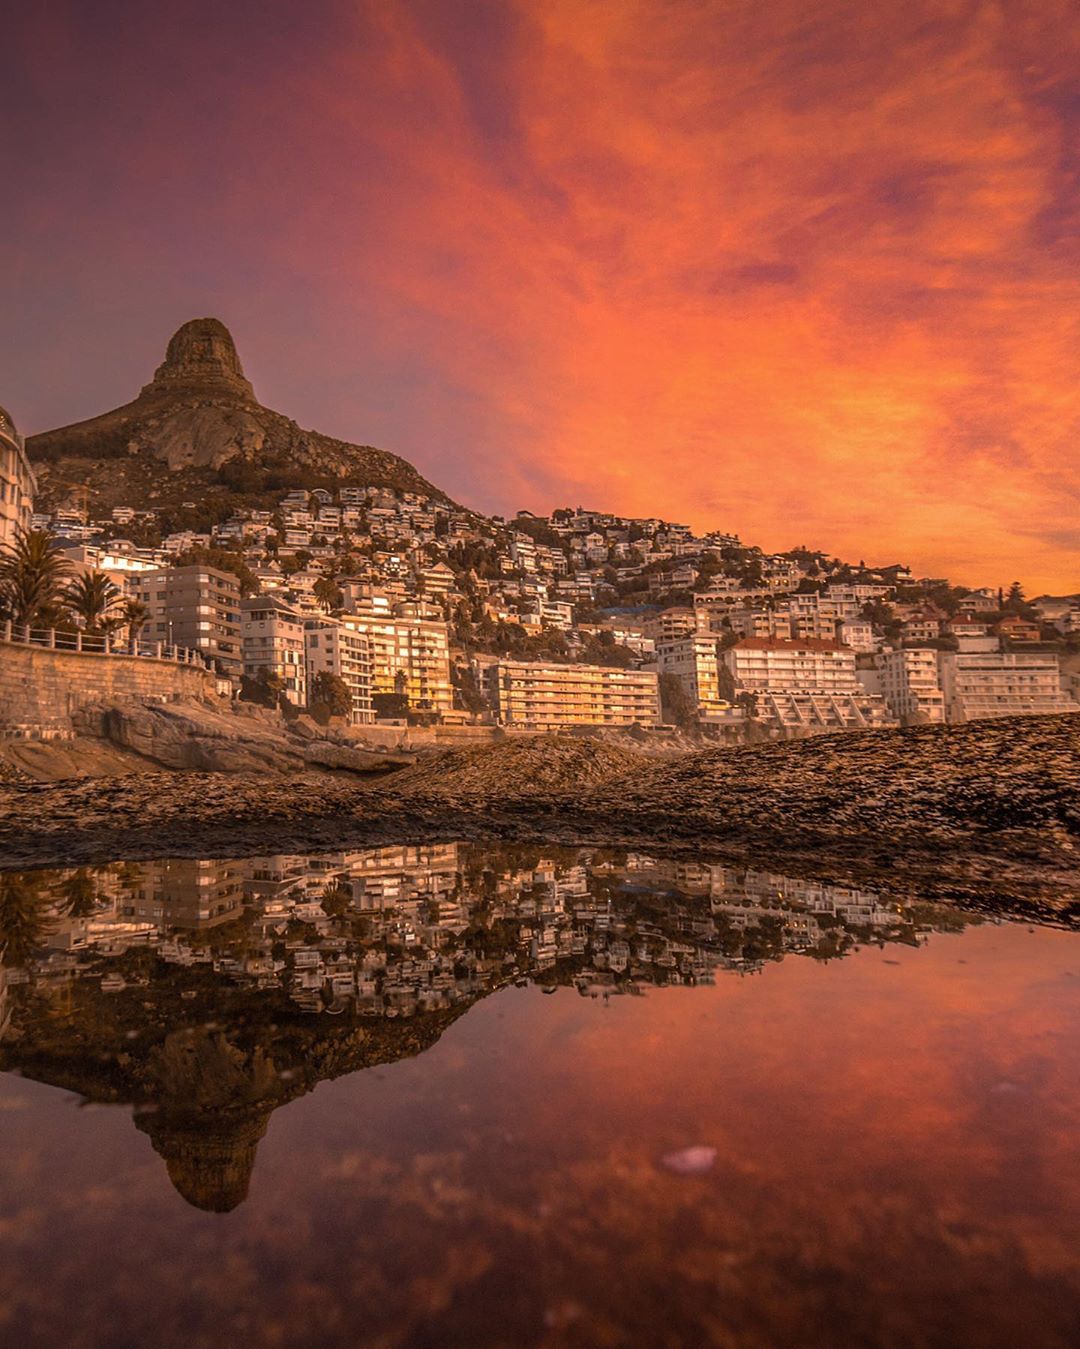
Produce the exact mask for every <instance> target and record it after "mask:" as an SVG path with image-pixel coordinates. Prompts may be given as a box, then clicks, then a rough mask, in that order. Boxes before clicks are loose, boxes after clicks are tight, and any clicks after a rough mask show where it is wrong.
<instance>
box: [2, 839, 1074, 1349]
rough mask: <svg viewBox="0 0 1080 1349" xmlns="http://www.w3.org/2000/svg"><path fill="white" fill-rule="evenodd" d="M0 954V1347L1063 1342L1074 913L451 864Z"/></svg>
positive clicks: (119, 911)
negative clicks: (1061, 918) (1067, 919)
mask: <svg viewBox="0 0 1080 1349" xmlns="http://www.w3.org/2000/svg"><path fill="white" fill-rule="evenodd" d="M0 943H2V945H3V961H4V963H3V966H2V967H0V1028H2V1029H0V1070H2V1072H0V1241H2V1247H0V1249H2V1252H3V1254H2V1259H0V1343H3V1344H4V1345H7V1344H12V1345H35V1346H36V1345H50V1346H51V1345H55V1344H59V1343H63V1344H66V1345H71V1346H82V1345H85V1346H106V1345H108V1346H129V1345H130V1346H132V1347H133V1349H134V1346H140V1347H141V1346H145V1345H148V1344H154V1345H165V1346H171V1345H185V1346H202V1345H207V1346H209V1345H219V1344H225V1343H234V1342H235V1343H244V1344H246V1345H251V1346H263V1345H266V1346H277V1345H282V1346H292V1345H309V1344H310V1345H324V1346H325V1345H338V1344H342V1345H344V1344H349V1345H354V1346H355V1345H379V1346H384V1345H385V1346H399V1345H400V1346H441V1345H454V1346H457V1345H461V1346H486V1345H508V1346H509V1345H545V1346H547V1345H550V1346H562V1345H567V1346H578V1345H580V1346H593V1345H597V1346H600V1345H603V1346H607V1345H613V1346H622V1345H635V1346H636V1345H649V1346H652V1345H660V1346H667V1345H670V1346H684V1345H685V1346H696V1345H703V1344H708V1345H720V1346H729V1345H730V1346H738V1347H740V1349H741V1346H774V1345H775V1346H802V1345H808V1346H819V1345H820V1346H830V1347H832V1346H844V1345H859V1346H863V1345H865V1346H871V1345H874V1346H876V1345H883V1346H896V1347H897V1349H900V1347H901V1346H904V1347H905V1349H906V1347H907V1346H937V1345H942V1346H945V1345H949V1346H966V1345H977V1346H998V1345H1000V1346H1010V1349H1012V1346H1016V1345H1019V1344H1023V1345H1025V1346H1058V1345H1060V1346H1066V1345H1069V1346H1072V1345H1075V1344H1076V1343H1078V1342H1080V1163H1078V1149H1077V1142H1076V1140H1077V1125H1078V1123H1080V1071H1078V1068H1077V1064H1078V1063H1080V937H1078V936H1077V934H1075V933H1074V932H1070V931H1063V930H1058V929H1054V928H1038V927H1030V926H1026V925H1022V924H1016V923H1008V922H994V921H988V920H986V919H985V918H982V917H978V916H973V915H967V914H964V913H962V912H959V911H958V910H956V909H951V908H948V907H945V906H941V905H931V904H926V903H923V902H920V900H919V899H918V897H917V896H910V895H896V894H893V893H892V892H891V891H890V890H889V887H888V878H887V877H884V878H882V888H881V890H880V891H879V892H876V893H869V892H867V891H856V890H851V889H843V888H836V887H828V886H824V885H820V884H817V883H812V882H805V881H799V880H794V879H792V878H788V877H783V876H778V875H776V874H774V873H772V872H770V871H769V870H768V869H767V867H762V868H761V869H760V870H744V869H732V868H730V867H725V866H722V865H717V864H713V863H710V862H708V861H700V862H698V861H687V860H685V859H683V860H678V861H673V860H669V859H664V858H658V857H651V856H646V855H644V854H641V853H627V852H616V851H602V850H597V849H591V850H558V849H550V848H534V849H522V848H507V847H493V848H485V847H483V846H481V845H475V844H470V845H456V844H438V845H432V846H430V847H424V848H381V849H375V850H357V851H350V852H347V853H337V854H325V855H319V856H310V857H294V856H290V857H266V858H252V859H246V860H243V861H230V860H226V861H205V862H193V861H163V862H154V863H139V864H129V863H117V864H115V865H113V866H109V867H100V868H95V869H88V868H80V869H78V870H74V869H73V870H68V871H62V872H28V873H16V872H7V873H0Z"/></svg>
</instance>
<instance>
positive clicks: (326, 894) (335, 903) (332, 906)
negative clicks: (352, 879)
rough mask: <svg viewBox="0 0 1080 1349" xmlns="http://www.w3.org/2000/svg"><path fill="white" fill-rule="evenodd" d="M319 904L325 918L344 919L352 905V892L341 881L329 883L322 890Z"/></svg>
mask: <svg viewBox="0 0 1080 1349" xmlns="http://www.w3.org/2000/svg"><path fill="white" fill-rule="evenodd" d="M319 903H320V905H321V906H322V911H323V913H325V914H326V916H327V918H344V917H345V915H346V913H348V911H349V906H350V905H351V904H352V891H351V890H350V889H349V887H348V886H347V885H346V884H345V882H344V881H342V880H333V881H330V882H328V883H327V885H326V886H325V887H324V888H323V892H322V895H321V896H320V897H319Z"/></svg>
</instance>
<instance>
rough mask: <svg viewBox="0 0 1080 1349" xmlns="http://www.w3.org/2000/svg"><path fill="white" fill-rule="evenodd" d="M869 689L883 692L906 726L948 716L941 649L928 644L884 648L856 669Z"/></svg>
mask: <svg viewBox="0 0 1080 1349" xmlns="http://www.w3.org/2000/svg"><path fill="white" fill-rule="evenodd" d="M857 676H858V679H859V682H860V683H861V684H862V685H863V687H864V688H865V689H866V691H867V692H868V693H876V694H880V695H881V696H882V697H883V698H884V699H885V703H886V705H887V706H888V708H889V711H890V712H891V713H892V715H893V716H894V717H896V718H897V719H898V720H899V721H900V723H901V725H903V726H919V725H923V724H924V723H926V722H940V721H944V720H945V695H944V693H943V692H942V691H941V682H940V675H939V671H938V653H937V652H936V651H933V650H931V649H929V648H928V647H905V648H903V649H902V650H900V651H882V652H881V653H880V654H879V655H877V656H875V657H874V662H873V665H871V666H868V667H867V668H866V669H861V670H858V671H857Z"/></svg>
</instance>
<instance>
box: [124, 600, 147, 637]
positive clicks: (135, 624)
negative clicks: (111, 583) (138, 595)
mask: <svg viewBox="0 0 1080 1349" xmlns="http://www.w3.org/2000/svg"><path fill="white" fill-rule="evenodd" d="M149 617H150V610H149V609H148V608H147V607H146V605H145V604H143V602H142V600H125V601H124V622H125V624H126V625H127V630H128V641H129V642H130V643H131V644H132V646H134V645H135V643H136V642H137V641H138V640H139V633H140V632H142V630H143V628H144V627H145V626H146V620H147V619H148V618H149Z"/></svg>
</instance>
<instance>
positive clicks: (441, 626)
mask: <svg viewBox="0 0 1080 1349" xmlns="http://www.w3.org/2000/svg"><path fill="white" fill-rule="evenodd" d="M341 621H342V623H343V624H344V625H345V626H346V627H347V628H349V629H351V630H352V631H353V632H358V633H361V634H363V635H364V636H365V637H367V639H368V641H369V643H370V647H371V670H372V673H371V690H372V694H377V693H398V694H404V696H405V697H406V698H407V699H408V702H409V706H410V707H411V708H415V709H416V710H417V711H421V712H449V711H451V710H452V709H453V706H454V690H453V685H452V684H451V682H450V638H449V629H448V627H447V625H446V624H445V623H439V622H435V621H433V620H431V619H420V618H392V617H390V616H388V615H383V614H345V615H344V616H343V617H342V620H341Z"/></svg>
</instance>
